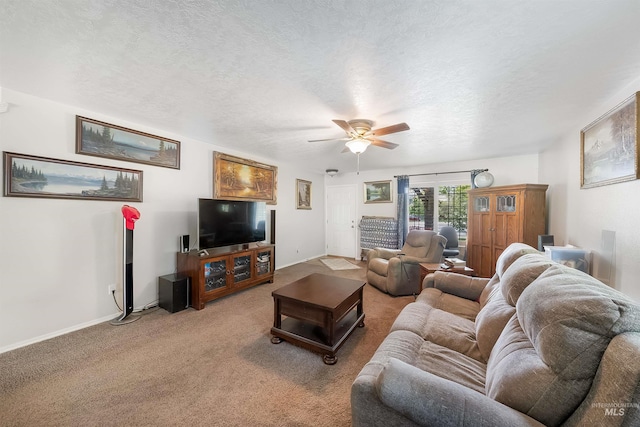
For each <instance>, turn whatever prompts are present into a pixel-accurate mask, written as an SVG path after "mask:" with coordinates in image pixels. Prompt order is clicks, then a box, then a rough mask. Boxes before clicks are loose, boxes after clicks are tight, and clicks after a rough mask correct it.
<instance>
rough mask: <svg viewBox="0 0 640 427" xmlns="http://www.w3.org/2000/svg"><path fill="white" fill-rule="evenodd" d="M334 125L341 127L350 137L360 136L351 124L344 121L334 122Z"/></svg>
mask: <svg viewBox="0 0 640 427" xmlns="http://www.w3.org/2000/svg"><path fill="white" fill-rule="evenodd" d="M332 121H333V123H335V124H337V125H338V126H340V127H341V128H342V129H343V130H344V131H345V132H346V133H347V135H349V136H356V135H358V132H356V131H355V130H354V129H353V128H352V127H351V125H350V124H349V123H347V122H346V121H344V120H332Z"/></svg>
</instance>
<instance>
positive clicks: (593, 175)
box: [580, 92, 640, 188]
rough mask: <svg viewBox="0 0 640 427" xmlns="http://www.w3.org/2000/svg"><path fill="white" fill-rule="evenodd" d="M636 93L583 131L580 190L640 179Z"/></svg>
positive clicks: (638, 96)
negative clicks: (639, 170) (639, 172)
mask: <svg viewBox="0 0 640 427" xmlns="http://www.w3.org/2000/svg"><path fill="white" fill-rule="evenodd" d="M639 100H640V92H636V93H635V94H633V95H632V96H630V97H629V98H627V99H625V100H624V101H623V102H621V103H620V104H618V105H617V106H616V107H614V108H613V109H611V110H609V111H608V112H607V113H605V114H604V115H603V116H601V117H599V118H598V119H596V120H595V121H594V122H592V123H591V124H589V125H588V126H587V127H585V128H584V129H582V130H581V131H580V188H593V187H599V186H602V185H609V184H615V183H619V182H625V181H631V180H634V179H638V178H640V175H639V174H638V160H639V159H638V154H639V150H638V131H639V129H640V120H639V118H638V102H639Z"/></svg>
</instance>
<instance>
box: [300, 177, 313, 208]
mask: <svg viewBox="0 0 640 427" xmlns="http://www.w3.org/2000/svg"><path fill="white" fill-rule="evenodd" d="M296 209H311V181H305V180H304V179H296Z"/></svg>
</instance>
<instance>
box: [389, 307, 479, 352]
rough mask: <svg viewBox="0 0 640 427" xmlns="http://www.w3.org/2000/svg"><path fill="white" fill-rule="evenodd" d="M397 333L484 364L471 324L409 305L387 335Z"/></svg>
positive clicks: (430, 308)
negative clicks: (411, 333)
mask: <svg viewBox="0 0 640 427" xmlns="http://www.w3.org/2000/svg"><path fill="white" fill-rule="evenodd" d="M397 330H404V331H411V332H413V333H414V334H417V335H419V336H421V337H422V339H424V340H426V341H431V342H433V343H435V344H438V345H441V346H443V347H447V348H449V349H451V350H455V351H457V352H459V353H462V354H464V355H466V356H469V357H471V358H473V359H476V360H481V361H482V362H485V363H486V360H484V359H482V356H481V354H480V351H479V350H478V346H477V344H476V334H475V324H474V323H473V322H472V321H471V320H468V319H465V318H462V317H460V316H456V315H454V314H451V313H448V312H446V311H443V310H440V309H437V308H432V307H430V306H428V305H426V304H424V303H421V302H413V303H411V304H408V305H407V306H406V307H405V308H404V309H402V311H401V312H400V314H399V315H398V317H397V318H396V320H395V321H394V322H393V325H391V331H397Z"/></svg>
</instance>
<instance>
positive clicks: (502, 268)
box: [496, 243, 540, 278]
mask: <svg viewBox="0 0 640 427" xmlns="http://www.w3.org/2000/svg"><path fill="white" fill-rule="evenodd" d="M539 253H540V252H538V251H537V250H535V249H534V248H532V247H531V246H529V245H526V244H524V243H512V244H510V245H509V246H507V248H506V249H505V250H504V251H502V253H501V254H500V256H499V257H498V260H497V261H496V274H497V275H498V277H500V278H502V275H503V274H504V273H505V272H506V271H507V270H508V269H509V266H511V264H513V262H514V261H515V260H517V259H518V258H520V257H521V256H522V255H526V254H539Z"/></svg>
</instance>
